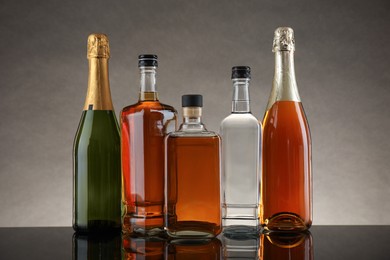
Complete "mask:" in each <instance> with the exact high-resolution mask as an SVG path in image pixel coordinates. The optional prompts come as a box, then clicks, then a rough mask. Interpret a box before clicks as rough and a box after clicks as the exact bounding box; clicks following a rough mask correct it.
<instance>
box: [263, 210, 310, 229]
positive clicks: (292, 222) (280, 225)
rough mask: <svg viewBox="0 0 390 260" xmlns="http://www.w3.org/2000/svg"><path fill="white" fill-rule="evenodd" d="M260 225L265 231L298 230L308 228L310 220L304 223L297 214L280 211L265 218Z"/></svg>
mask: <svg viewBox="0 0 390 260" xmlns="http://www.w3.org/2000/svg"><path fill="white" fill-rule="evenodd" d="M262 226H263V227H264V229H265V230H267V231H283V232H288V231H290V232H300V231H305V230H308V229H309V228H310V226H311V222H310V223H305V221H304V220H303V219H302V218H301V217H300V216H298V215H297V214H294V213H289V212H281V213H278V214H275V215H273V216H272V217H270V218H267V219H265V221H264V223H263V224H262Z"/></svg>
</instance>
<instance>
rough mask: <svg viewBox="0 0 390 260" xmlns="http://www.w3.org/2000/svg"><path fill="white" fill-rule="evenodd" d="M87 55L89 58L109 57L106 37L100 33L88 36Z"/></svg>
mask: <svg viewBox="0 0 390 260" xmlns="http://www.w3.org/2000/svg"><path fill="white" fill-rule="evenodd" d="M87 57H88V59H90V58H109V57H110V45H109V44H108V37H107V35H105V34H102V33H93V34H91V35H89V36H88V49H87Z"/></svg>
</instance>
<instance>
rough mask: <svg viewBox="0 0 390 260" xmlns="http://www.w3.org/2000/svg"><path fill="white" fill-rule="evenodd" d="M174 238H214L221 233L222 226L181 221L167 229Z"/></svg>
mask: <svg viewBox="0 0 390 260" xmlns="http://www.w3.org/2000/svg"><path fill="white" fill-rule="evenodd" d="M166 231H167V234H168V236H170V237H172V238H188V239H192V238H206V239H207V238H214V237H216V236H217V235H218V234H219V233H221V228H220V226H217V225H216V224H213V223H208V222H200V221H179V222H176V223H175V224H174V225H168V227H167V228H166Z"/></svg>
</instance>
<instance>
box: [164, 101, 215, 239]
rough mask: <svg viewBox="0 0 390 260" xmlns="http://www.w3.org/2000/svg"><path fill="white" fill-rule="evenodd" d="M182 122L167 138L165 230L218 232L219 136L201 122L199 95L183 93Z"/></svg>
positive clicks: (200, 234) (179, 234) (185, 234)
mask: <svg viewBox="0 0 390 260" xmlns="http://www.w3.org/2000/svg"><path fill="white" fill-rule="evenodd" d="M182 105H183V117H184V121H183V123H182V124H181V126H180V128H179V130H178V131H176V132H173V133H171V134H169V135H168V136H167V138H166V157H167V164H166V199H165V202H166V230H167V233H168V235H169V236H171V237H176V238H211V237H215V236H217V235H218V234H219V233H220V232H221V194H220V183H221V181H220V180H221V179H220V137H219V136H218V135H217V134H216V133H214V132H210V131H207V130H206V128H205V126H204V125H203V123H202V121H201V115H202V96H201V95H184V96H182Z"/></svg>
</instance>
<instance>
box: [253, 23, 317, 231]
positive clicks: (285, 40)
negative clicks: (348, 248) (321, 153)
mask: <svg viewBox="0 0 390 260" xmlns="http://www.w3.org/2000/svg"><path fill="white" fill-rule="evenodd" d="M294 49H295V42H294V33H293V30H292V29H291V28H287V27H281V28H278V29H277V30H276V31H275V38H274V44H273V51H274V52H275V76H274V80H273V87H272V92H271V96H270V98H269V101H268V106H267V110H266V113H265V116H264V120H263V153H262V155H263V173H262V182H261V207H260V209H261V210H260V218H261V224H262V226H264V228H265V229H267V230H274V231H301V230H306V229H308V228H309V227H310V226H311V224H312V174H311V138H310V130H309V125H308V123H307V119H306V116H305V112H304V110H303V106H302V103H301V99H300V97H299V93H298V87H297V83H296V80H295V70H294Z"/></svg>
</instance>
